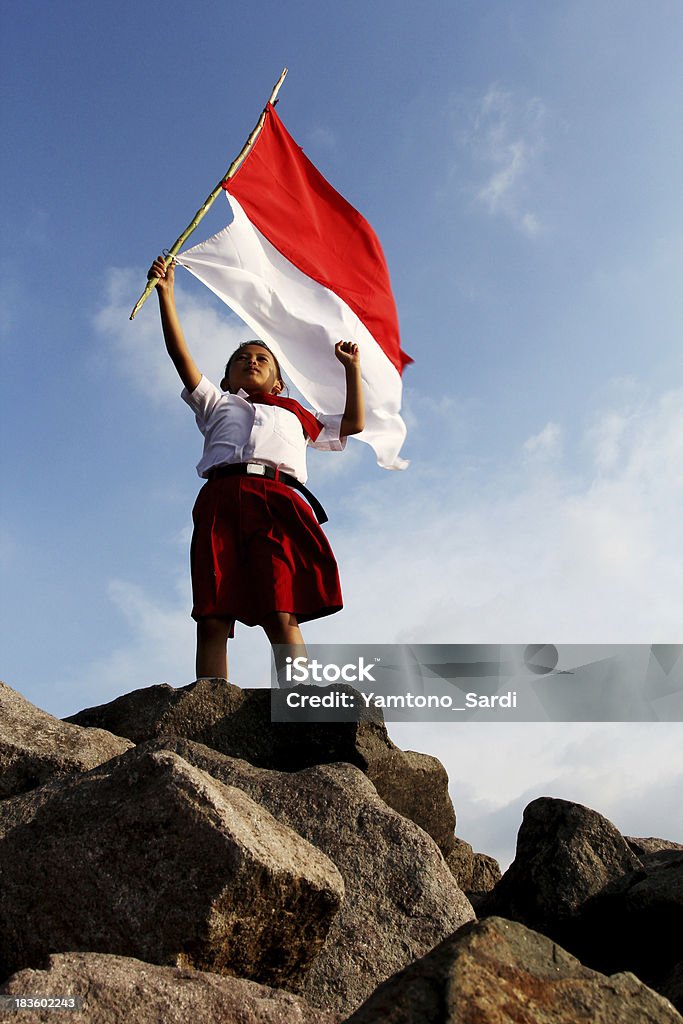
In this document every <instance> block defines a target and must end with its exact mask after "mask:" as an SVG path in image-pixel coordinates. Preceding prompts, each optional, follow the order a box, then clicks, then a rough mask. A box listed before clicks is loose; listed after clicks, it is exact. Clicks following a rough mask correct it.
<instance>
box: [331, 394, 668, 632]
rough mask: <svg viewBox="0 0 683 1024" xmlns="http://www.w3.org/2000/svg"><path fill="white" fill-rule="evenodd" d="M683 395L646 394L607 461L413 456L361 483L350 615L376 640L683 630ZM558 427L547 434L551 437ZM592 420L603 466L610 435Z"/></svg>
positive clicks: (348, 560)
mask: <svg viewBox="0 0 683 1024" xmlns="http://www.w3.org/2000/svg"><path fill="white" fill-rule="evenodd" d="M682 399H683V395H682V394H681V392H670V393H668V394H666V395H664V396H662V397H661V398H660V399H659V400H653V401H650V402H646V403H644V404H643V405H642V407H641V409H640V412H639V415H638V417H636V418H634V419H633V420H632V421H631V423H630V427H629V430H628V431H626V432H625V433H624V434H623V437H622V450H621V455H620V459H619V461H618V463H617V464H615V465H614V466H613V468H612V469H611V470H610V471H609V472H608V471H606V470H605V469H603V470H602V471H601V472H600V473H599V474H598V475H593V474H589V475H588V476H586V475H584V476H579V475H577V474H575V473H570V472H568V471H567V470H563V468H562V465H561V464H554V465H553V467H552V471H550V470H549V469H548V466H547V463H545V464H543V466H542V471H539V472H537V473H534V472H529V471H528V467H527V472H522V471H521V468H522V467H521V465H520V464H519V463H520V462H521V463H523V462H524V458H523V455H524V453H522V458H521V459H520V460H518V462H517V464H515V461H511V463H510V465H508V466H505V467H501V468H499V469H498V470H497V471H492V470H491V468H490V467H484V468H483V469H482V468H480V469H476V468H475V469H472V467H467V466H465V465H462V466H460V465H459V463H458V462H457V461H455V462H454V463H453V464H452V465H450V466H449V472H448V473H446V474H443V473H442V474H440V475H439V476H435V474H434V473H433V471H432V469H431V467H427V466H420V465H418V464H414V465H413V467H411V469H410V470H409V471H408V473H407V474H405V475H404V476H403V477H402V478H401V479H400V480H394V479H391V480H387V479H380V480H378V481H377V484H376V486H375V488H374V491H370V490H366V491H364V492H362V493H357V494H356V495H355V496H354V498H353V499H349V501H348V505H349V506H351V505H354V524H355V525H354V531H353V534H350V533H341V534H340V536H339V537H338V538H337V540H336V545H337V548H338V552H339V555H340V562H341V565H342V569H343V581H344V583H345V587H346V594H347V599H348V606H349V607H348V611H347V612H345V613H344V614H345V619H344V623H343V627H342V626H341V625H340V626H339V627H338V628H340V629H341V628H343V630H344V633H345V634H346V635H347V636H348V638H349V639H350V640H351V639H368V640H369V641H371V642H380V641H384V642H392V641H395V640H398V641H404V642H410V641H414V642H435V643H438V642H465V643H475V642H481V643H485V642H494V643H526V642H529V640H530V638H531V637H539V636H543V637H545V638H546V640H548V641H550V640H552V642H556V643H558V642H562V643H572V642H576V643H616V642H642V643H651V642H662V643H666V642H675V640H676V638H677V637H680V624H681V622H682V621H683V597H682V596H681V595H682V594H683V591H681V587H680V579H681V578H683V554H682V552H683V519H682V517H681V515H680V508H681V504H682V501H683V474H682V472H681V466H683V401H682ZM559 430H560V425H557V430H555V429H553V430H550V431H548V430H547V428H545V431H541V433H540V434H539V435H537V436H538V437H543V436H545V440H546V446H547V444H549V443H552V444H554V443H555V442H554V438H556V437H557V436H559ZM583 433H584V436H585V444H586V446H587V447H588V450H589V453H590V454H591V456H592V458H593V459H595V458H596V457H601V458H602V460H603V465H604V457H603V456H600V452H601V445H602V441H601V439H600V438H599V437H596V435H595V433H594V431H593V427H592V426H591V428H589V429H587V430H585V431H584V432H583ZM539 444H540V442H539ZM484 472H486V473H487V476H486V477H484ZM407 581H409V582H407ZM407 588H408V590H409V599H407ZM326 628H327V629H330V630H332V629H335V628H337V627H335V625H334V620H331V622H330V624H329V626H327V627H326Z"/></svg>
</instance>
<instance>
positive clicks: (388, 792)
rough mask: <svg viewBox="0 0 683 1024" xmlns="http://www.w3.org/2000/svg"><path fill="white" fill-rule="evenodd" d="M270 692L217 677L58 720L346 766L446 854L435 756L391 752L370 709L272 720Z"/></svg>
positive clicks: (448, 823)
mask: <svg viewBox="0 0 683 1024" xmlns="http://www.w3.org/2000/svg"><path fill="white" fill-rule="evenodd" d="M347 689H348V687H347ZM271 693H272V691H271V690H269V689H264V688H261V689H251V690H241V689H240V688H239V687H238V686H232V685H231V684H229V683H226V682H225V680H223V679H201V680H199V681H198V682H195V683H191V684H190V685H189V686H184V687H182V688H180V689H174V687H172V686H167V685H165V684H164V685H160V686H150V687H146V688H145V689H142V690H135V691H134V692H133V693H128V694H125V695H124V696H122V697H117V698H116V700H113V701H111V702H110V703H109V704H102V705H99V706H98V707H93V708H87V709H86V710H84V711H79V712H78V713H77V714H75V715H71V716H70V717H69V718H67V719H65V721H67V722H70V723H74V724H76V725H80V726H82V727H88V728H98V729H108V730H110V731H111V732H113V733H115V734H116V735H117V736H126V737H128V739H130V740H132V741H133V742H134V743H142V742H143V741H144V740H149V739H155V738H157V737H159V736H176V737H182V738H183V739H188V740H194V741H195V742H197V743H203V744H205V745H206V746H208V747H212V748H213V749H214V750H218V751H219V752H220V753H222V754H227V755H229V756H230V757H239V758H243V759H244V760H245V761H249V763H250V764H253V765H257V766H258V767H260V768H272V769H274V770H276V771H282V772H296V771H300V770H301V769H302V768H310V767H312V766H313V765H318V764H332V763H334V762H336V761H346V762H347V763H348V764H353V765H355V766H356V768H360V770H361V771H362V772H364V773H365V774H366V775H367V776H368V778H369V779H371V780H372V782H373V784H374V786H375V788H376V789H377V792H378V793H379V794H380V796H381V797H382V799H383V800H384V801H385V802H386V803H387V804H389V806H390V807H393V808H394V810H396V811H398V812H399V814H403V815H405V816H406V817H408V818H410V819H411V820H412V821H414V822H416V824H418V825H419V826H420V827H421V828H423V829H424V830H425V832H428V833H429V835H431V836H432V838H433V839H434V841H435V842H436V843H437V845H438V846H439V847H440V849H441V850H443V851H444V852H446V851H447V850H448V848H449V846H450V843H451V840H452V837H453V831H454V829H455V811H454V810H453V803H452V801H451V798H450V796H449V794H448V776H447V775H446V772H445V770H444V768H443V765H441V763H440V762H439V761H438V760H437V759H436V758H435V757H430V756H429V755H428V754H420V753H416V752H415V751H403V750H399V749H398V747H396V746H395V745H394V744H393V743H392V742H391V740H390V739H389V736H388V734H387V730H386V727H385V725H384V722H383V720H382V717H381V714H380V712H378V711H377V710H376V709H375V708H363V709H362V711H361V712H360V720H359V721H350V722H293V723H291V722H277V721H276V722H273V721H271Z"/></svg>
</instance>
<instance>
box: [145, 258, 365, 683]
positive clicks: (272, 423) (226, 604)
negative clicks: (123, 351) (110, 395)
mask: <svg viewBox="0 0 683 1024" xmlns="http://www.w3.org/2000/svg"><path fill="white" fill-rule="evenodd" d="M174 274H175V268H174V265H173V263H171V265H170V266H169V267H168V268H167V269H166V268H165V267H164V260H163V259H162V257H159V258H158V259H156V260H155V261H154V263H153V264H152V267H151V268H150V271H149V275H148V276H150V277H156V278H158V281H157V288H156V290H157V294H158V296H159V307H160V312H161V325H162V329H163V332H164V341H165V342H166V348H167V350H168V354H169V356H170V357H171V359H172V361H173V364H174V366H175V368H176V370H177V371H178V374H179V376H180V379H181V381H182V382H183V385H184V389H183V392H182V397H183V399H184V400H185V401H186V402H187V404H188V405H189V406H190V408H192V409H193V411H194V412H195V415H196V420H197V425H198V427H199V429H200V430H201V432H202V434H203V435H204V453H203V455H202V458H201V460H200V462H199V464H198V466H197V472H198V473H199V475H200V476H201V477H204V478H205V479H206V480H207V483H205V484H204V486H203V487H202V489H201V491H200V492H199V495H198V497H197V501H196V503H195V507H194V509H193V513H192V516H193V521H194V532H193V536H192V546H191V550H190V562H191V570H192V596H193V608H192V617H193V618H194V619H195V620H196V622H197V665H196V667H197V678H198V679H200V678H202V677H220V678H223V679H227V678H228V661H227V641H228V638H229V637H232V636H233V635H234V625H235V621H236V620H239V621H240V622H244V623H246V624H247V625H249V626H254V625H260V626H262V627H263V629H264V630H265V632H266V635H267V636H268V639H269V640H270V642H271V644H273V645H278V647H279V650H280V655H281V657H280V658H278V662H281V661H282V657H283V655H282V647H283V646H284V647H285V649H286V648H287V647H289V648H294V647H297V646H298V647H299V652H301V650H304V648H303V637H302V635H301V630H300V628H299V623H300V622H305V621H306V620H307V619H315V618H319V617H321V616H323V615H330V614H331V613H332V612H336V611H338V610H339V609H340V608H341V606H342V598H341V589H340V586H339V575H338V572H337V563H336V562H335V559H334V555H333V554H332V550H331V548H330V545H329V542H328V540H327V538H326V537H325V534H324V533H323V532H322V530H321V529H320V526H319V525H318V521H316V517H315V516H314V514H313V511H312V509H311V505H310V504H309V503H308V502H307V501H305V500H304V498H303V497H301V494H300V492H302V493H304V494H306V495H307V497H308V499H309V501H310V502H312V503H313V505H314V507H315V508H316V510H317V512H318V517H319V519H320V520H321V521H324V519H325V517H324V513H323V510H322V508H321V506H320V505H319V503H318V502H316V500H315V498H313V496H312V495H311V494H310V492H308V491H307V490H306V488H305V486H304V484H305V482H306V446H307V445H308V444H312V445H313V446H314V447H316V448H322V449H326V450H328V451H339V450H341V449H342V448H344V446H345V443H346V437H348V435H349V434H358V433H360V431H361V430H362V429H363V427H364V425H365V414H364V406H363V393H362V388H361V375H360V356H359V352H358V346H357V345H355V344H353V343H351V342H342V341H340V342H339V343H338V344H337V345H336V346H335V355H336V357H337V359H338V360H339V362H340V363H341V364H342V366H343V367H344V371H345V374H346V404H345V408H344V412H343V413H342V414H340V415H337V416H324V415H321V414H316V415H315V416H314V415H313V414H312V413H309V412H308V411H307V410H305V409H304V408H303V407H302V406H301V405H299V403H298V402H296V401H294V400H293V399H290V398H283V397H282V396H281V392H282V390H283V389H284V387H285V385H284V382H283V380H282V374H281V372H280V366H279V364H278V361H277V359H276V358H275V356H274V355H273V353H272V352H271V351H270V349H269V348H268V347H267V346H266V345H265V344H264V343H263V342H260V341H252V342H245V343H244V344H243V345H240V347H239V348H238V349H237V351H236V352H233V354H232V355H231V356H230V359H229V360H228V364H227V366H226V368H225V376H224V377H223V380H222V381H221V384H220V388H217V387H216V386H215V385H214V384H212V383H211V382H210V381H209V380H207V379H206V377H204V376H203V374H202V373H201V371H200V370H199V369H198V367H197V365H196V363H195V362H194V360H193V358H192V356H191V354H190V350H189V348H188V346H187V343H186V341H185V338H184V335H183V331H182V328H181V326H180V320H179V319H178V313H177V311H176V306H175V298H174V288H173V285H174Z"/></svg>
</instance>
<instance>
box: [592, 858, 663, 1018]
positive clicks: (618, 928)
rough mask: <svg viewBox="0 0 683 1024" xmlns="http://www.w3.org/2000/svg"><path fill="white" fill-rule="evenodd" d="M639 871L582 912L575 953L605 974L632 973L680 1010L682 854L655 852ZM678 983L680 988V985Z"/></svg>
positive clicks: (621, 879)
mask: <svg viewBox="0 0 683 1024" xmlns="http://www.w3.org/2000/svg"><path fill="white" fill-rule="evenodd" d="M644 859H645V865H644V867H643V868H642V869H640V870H639V871H631V872H629V873H628V874H626V875H624V876H623V877H622V878H619V879H617V880H616V881H614V882H612V883H611V884H610V885H608V886H606V887H605V888H604V889H603V890H602V891H601V892H600V893H598V894H597V895H596V896H594V897H593V898H592V899H591V900H589V901H588V902H587V903H586V904H585V906H584V907H583V908H582V912H581V914H580V916H579V919H578V921H577V925H576V929H575V932H576V934H575V939H574V943H573V952H575V953H576V955H577V956H580V957H581V959H582V960H584V962H586V963H588V964H590V965H591V966H592V967H595V968H596V970H601V971H607V972H612V971H617V970H618V971H633V973H634V974H637V975H638V977H639V978H642V979H643V981H644V982H646V983H647V984H648V985H650V986H651V987H652V988H656V989H657V991H662V992H664V991H666V992H667V994H668V993H669V992H671V995H670V996H669V998H671V1001H672V1002H674V1003H675V1004H676V1005H677V1006H678V1008H679V1009H680V1010H683V1000H682V999H681V990H680V973H679V974H678V975H677V974H676V970H677V968H678V969H679V971H680V966H679V961H680V959H681V950H682V939H681V937H682V936H683V850H680V849H668V850H663V849H662V850H658V851H654V852H653V853H652V854H650V855H648V856H646V857H645V858H644ZM677 977H678V983H677V980H676V979H677Z"/></svg>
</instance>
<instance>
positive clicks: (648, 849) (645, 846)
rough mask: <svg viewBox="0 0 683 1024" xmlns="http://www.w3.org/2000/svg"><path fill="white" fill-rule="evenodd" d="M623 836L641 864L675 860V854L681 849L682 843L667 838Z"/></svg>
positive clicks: (682, 848) (682, 847)
mask: <svg viewBox="0 0 683 1024" xmlns="http://www.w3.org/2000/svg"><path fill="white" fill-rule="evenodd" d="M624 838H625V840H626V842H627V843H628V845H629V848H630V849H631V850H632V851H633V853H635V855H636V857H637V858H638V860H639V861H640V862H641V864H643V865H650V864H651V865H655V864H658V863H659V864H663V863H666V862H667V861H670V860H672V859H674V860H675V859H676V854H677V853H678V852H681V851H683V843H672V842H670V841H669V840H668V839H655V838H653V837H650V838H649V839H634V838H633V836H624Z"/></svg>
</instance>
